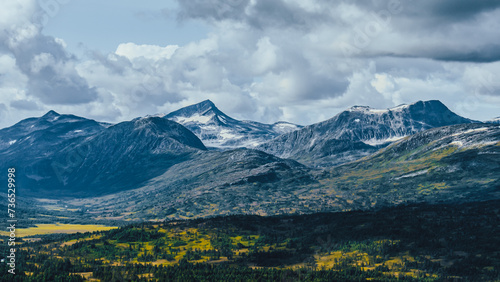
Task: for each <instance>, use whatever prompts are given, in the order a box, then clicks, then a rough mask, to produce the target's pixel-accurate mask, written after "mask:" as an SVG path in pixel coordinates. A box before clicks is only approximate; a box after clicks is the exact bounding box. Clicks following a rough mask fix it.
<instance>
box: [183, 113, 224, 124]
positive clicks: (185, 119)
mask: <svg viewBox="0 0 500 282" xmlns="http://www.w3.org/2000/svg"><path fill="white" fill-rule="evenodd" d="M214 116H215V115H207V116H202V115H200V114H199V113H196V114H194V115H192V116H190V117H176V118H175V119H173V120H174V121H175V122H177V123H180V124H186V123H190V122H193V123H201V124H208V123H209V122H210V120H211V119H212V118H213V117H214Z"/></svg>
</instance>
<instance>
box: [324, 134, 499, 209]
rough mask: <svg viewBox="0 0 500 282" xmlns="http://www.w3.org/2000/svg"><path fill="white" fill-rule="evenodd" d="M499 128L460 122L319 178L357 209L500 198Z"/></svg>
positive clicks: (343, 166) (401, 143)
mask: <svg viewBox="0 0 500 282" xmlns="http://www.w3.org/2000/svg"><path fill="white" fill-rule="evenodd" d="M499 156H500V126H498V125H491V124H461V125H453V126H446V127H440V128H434V129H430V130H427V131H424V132H421V133H417V134H415V135H413V136H410V137H406V138H404V139H402V140H400V141H398V142H396V143H394V144H392V145H390V146H388V147H387V148H385V149H382V150H381V151H379V152H378V153H377V154H375V155H373V156H370V157H367V158H365V159H362V160H359V161H357V162H353V163H349V164H345V165H342V166H338V167H336V168H335V169H330V170H328V171H325V172H324V175H323V176H322V177H321V178H322V179H321V180H320V182H321V184H322V186H324V187H325V189H327V190H331V191H336V192H338V193H340V194H342V195H343V196H344V198H345V197H347V199H349V200H351V201H353V202H354V205H355V206H358V208H363V207H369V206H379V205H382V206H390V205H394V204H401V203H408V202H426V203H435V202H472V201H484V200H488V199H499V198H500V158H499Z"/></svg>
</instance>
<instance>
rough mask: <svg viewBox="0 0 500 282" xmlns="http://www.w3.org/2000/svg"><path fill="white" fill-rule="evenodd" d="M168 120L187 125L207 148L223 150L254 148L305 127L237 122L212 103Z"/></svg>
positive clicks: (199, 105)
mask: <svg viewBox="0 0 500 282" xmlns="http://www.w3.org/2000/svg"><path fill="white" fill-rule="evenodd" d="M164 117H165V118H167V119H170V120H173V121H175V122H178V123H180V124H182V125H184V126H185V127H186V128H188V129H189V130H191V131H192V132H193V133H194V134H196V136H198V138H200V139H201V140H202V141H203V143H204V144H205V145H206V146H207V147H212V148H219V149H233V148H238V147H246V148H253V147H256V146H258V145H260V144H262V143H264V142H266V141H269V140H271V139H273V138H275V137H277V136H279V135H281V134H283V133H288V132H291V131H294V130H297V129H299V128H301V127H302V126H299V125H296V124H292V123H288V122H276V123H274V124H264V123H259V122H255V121H240V120H236V119H233V118H231V117H229V116H227V115H226V114H224V113H223V112H221V111H220V110H219V109H218V108H217V107H216V106H215V104H214V103H212V101H210V100H205V101H203V102H201V103H199V104H196V105H192V106H188V107H184V108H182V109H179V110H177V111H174V112H172V113H170V114H167V115H165V116H164Z"/></svg>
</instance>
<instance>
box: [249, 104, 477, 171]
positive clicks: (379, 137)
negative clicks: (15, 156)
mask: <svg viewBox="0 0 500 282" xmlns="http://www.w3.org/2000/svg"><path fill="white" fill-rule="evenodd" d="M472 122H474V121H472V120H470V119H467V118H463V117H461V116H458V115H456V114H455V113H453V112H451V111H450V110H449V109H448V108H447V107H446V106H445V105H443V104H442V103H441V102H439V101H425V102H422V101H419V102H417V103H414V104H411V105H401V106H398V107H395V108H391V109H387V110H378V109H372V108H370V107H361V106H354V107H352V108H350V109H348V110H346V111H343V112H341V113H339V114H337V115H336V116H334V117H333V118H331V119H329V120H326V121H323V122H320V123H316V124H313V125H310V126H306V127H304V128H302V129H301V130H298V131H294V132H290V133H287V134H283V135H281V136H279V137H278V138H276V139H274V140H272V141H269V142H267V143H265V144H262V145H260V146H259V147H257V149H259V150H262V151H264V152H267V153H270V154H273V155H275V156H278V157H282V158H292V159H295V160H298V161H300V162H302V163H304V164H307V165H310V166H321V167H325V166H332V165H338V164H342V163H345V162H348V161H354V160H356V159H359V158H361V157H364V156H368V155H370V154H372V153H375V152H376V151H377V150H378V149H380V148H383V147H385V146H387V145H389V144H391V143H393V142H394V141H397V140H400V139H402V138H404V137H406V136H410V135H413V134H415V133H418V132H421V131H425V130H428V129H431V128H435V127H441V126H447V125H454V124H462V123H472Z"/></svg>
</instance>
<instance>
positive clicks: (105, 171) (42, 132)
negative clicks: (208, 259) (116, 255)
mask: <svg viewBox="0 0 500 282" xmlns="http://www.w3.org/2000/svg"><path fill="white" fill-rule="evenodd" d="M499 145H500V126H498V125H497V124H495V123H481V122H477V121H473V120H470V119H467V118H464V117H461V116H458V115H456V114H455V113H453V112H451V111H450V110H449V109H448V108H447V107H446V106H445V105H443V104H442V103H441V102H439V101H419V102H416V103H414V104H411V105H401V106H398V107H395V108H391V109H387V110H376V109H372V108H369V107H361V106H355V107H352V108H350V109H348V110H346V111H343V112H341V113H339V114H338V115H336V116H334V117H333V118H331V119H329V120H326V121H324V122H320V123H316V124H313V125H309V126H306V127H300V126H297V125H293V124H290V123H284V122H281V123H276V124H272V125H271V124H262V123H257V122H250V121H238V120H236V119H233V118H231V117H229V116H227V115H225V114H224V113H223V112H222V111H220V110H219V109H218V108H217V107H216V106H215V105H214V104H213V103H212V102H210V101H208V100H207V101H204V102H201V103H199V104H196V105H193V106H189V107H186V108H183V109H180V110H178V111H175V112H172V113H170V114H167V115H165V116H162V117H142V118H136V119H134V120H132V121H125V122H121V123H118V124H114V125H112V124H106V123H100V122H97V121H94V120H90V119H85V118H81V117H76V116H73V115H60V114H58V113H56V112H53V111H50V112H48V113H47V114H45V115H44V116H42V117H40V118H30V119H26V120H23V121H21V122H19V123H17V124H15V125H14V126H12V127H9V128H5V129H2V130H0V159H2V162H1V164H0V166H1V167H0V169H3V170H6V169H7V167H12V166H14V167H16V170H17V171H18V174H17V176H16V177H17V179H16V181H17V182H18V184H19V190H20V191H21V192H22V194H23V195H26V196H27V197H32V198H52V199H60V200H64V201H66V204H67V205H68V206H69V207H70V208H71V209H73V210H85V209H88V210H90V211H91V213H89V214H88V215H87V216H90V217H92V218H94V219H98V218H100V219H106V218H107V219H109V218H119V219H164V218H166V217H169V218H192V217H200V216H211V215H220V214H234V213H252V214H262V215H272V214H280V213H310V212H317V211H331V210H335V211H342V210H353V209H368V208H376V207H384V206H391V205H398V204H402V203H412V202H462V201H478V200H485V199H497V198H499V197H500V191H499V189H500V159H499V158H498V154H500V146H499ZM0 177H2V179H3V177H5V176H4V175H2V176H0ZM4 180H5V181H6V179H4ZM2 181H3V180H2Z"/></svg>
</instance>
